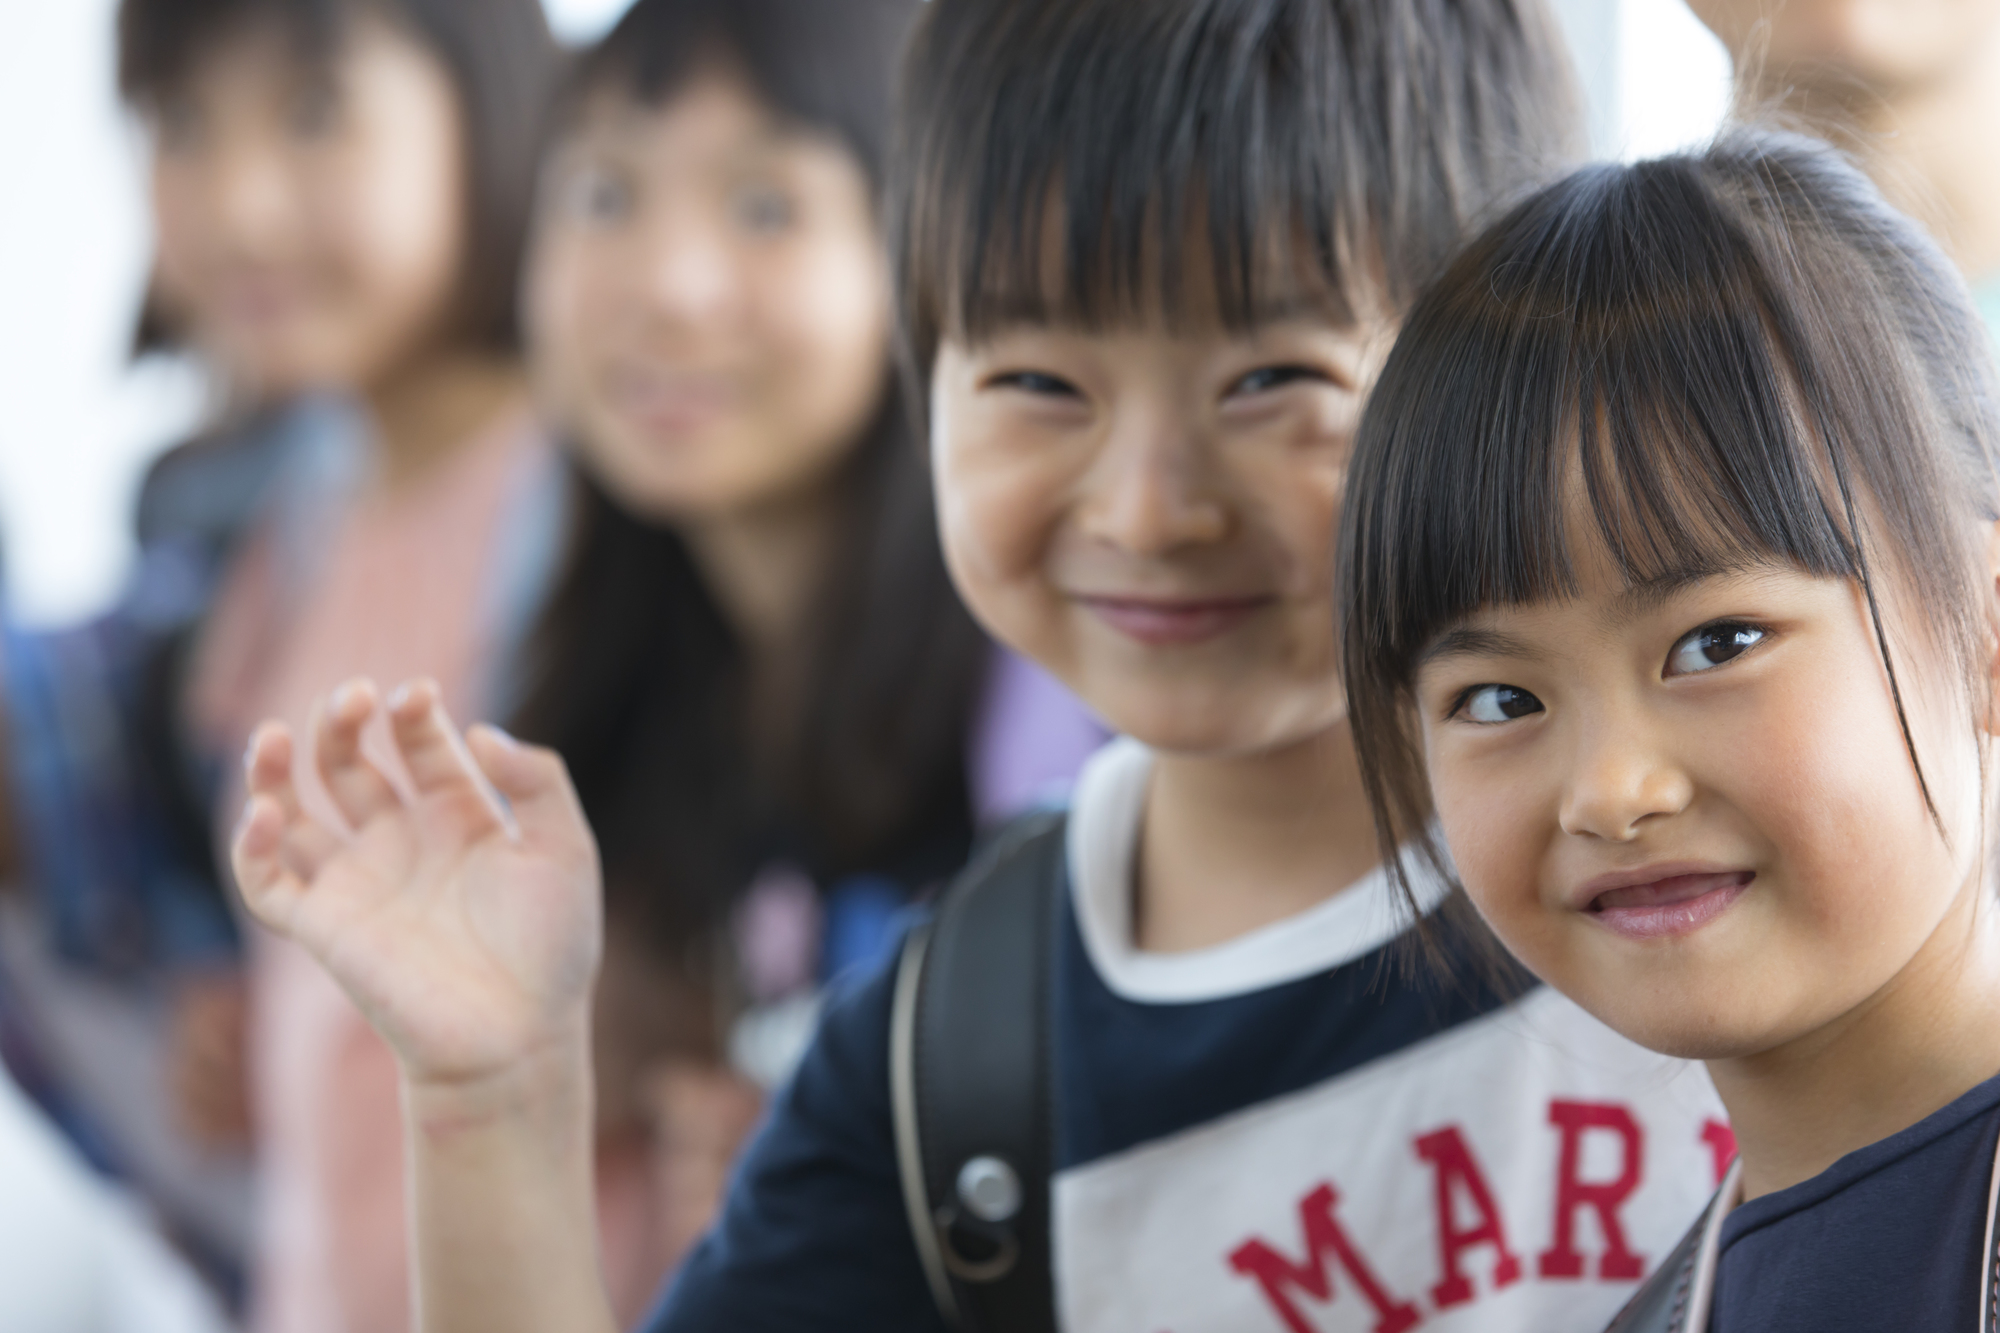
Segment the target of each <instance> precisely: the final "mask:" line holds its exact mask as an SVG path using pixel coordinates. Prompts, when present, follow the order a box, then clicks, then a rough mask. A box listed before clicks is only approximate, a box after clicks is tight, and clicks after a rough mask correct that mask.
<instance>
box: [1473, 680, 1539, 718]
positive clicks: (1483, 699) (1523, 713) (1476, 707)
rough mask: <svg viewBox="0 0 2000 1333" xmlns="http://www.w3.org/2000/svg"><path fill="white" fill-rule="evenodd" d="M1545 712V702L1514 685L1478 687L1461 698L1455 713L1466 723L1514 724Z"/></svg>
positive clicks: (1474, 687)
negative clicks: (1519, 719)
mask: <svg viewBox="0 0 2000 1333" xmlns="http://www.w3.org/2000/svg"><path fill="white" fill-rule="evenodd" d="M1541 711H1542V701H1541V700H1540V699H1537V698H1536V697H1535V696H1534V695H1532V694H1530V693H1528V692H1527V691H1526V690H1523V689H1518V688H1516V687H1515V686H1512V685H1475V686H1473V687H1472V688H1471V689H1469V690H1467V691H1466V692H1465V693H1464V694H1462V695H1460V696H1459V700H1458V707H1457V708H1455V709H1453V710H1452V712H1453V714H1454V715H1455V716H1458V717H1462V718H1464V719H1465V720H1466V721H1467V722H1480V723H1486V724H1489V725H1490V724H1492V723H1495V722H1512V721H1513V720H1514V719H1515V718H1517V717H1527V716H1528V715H1529V714H1531V713H1539V712H1541Z"/></svg>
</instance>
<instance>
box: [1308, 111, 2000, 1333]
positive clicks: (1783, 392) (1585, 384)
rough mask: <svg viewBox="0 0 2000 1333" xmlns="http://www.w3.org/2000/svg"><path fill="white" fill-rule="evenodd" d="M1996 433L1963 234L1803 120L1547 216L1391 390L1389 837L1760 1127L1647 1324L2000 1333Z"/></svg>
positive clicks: (1385, 578)
mask: <svg viewBox="0 0 2000 1333" xmlns="http://www.w3.org/2000/svg"><path fill="white" fill-rule="evenodd" d="M1996 446H2000V386H1996V383H1995V379H1994V372H1993V368H1992V366H1991V364H1990V361H1989V355H1988V348H1987V343H1986V341H1985V338H1984V335H1983V332H1982V330H1981V328H1980V325H1979V323H1978V320H1977V316H1976V314H1975V313H1974V309H1973V306H1972V304H1971V302H1970V300H1969V299H1968V296H1967V293H1966V290H1965V288H1964V285H1963V283H1962V281H1961V280H1960V279H1959V278H1958V276H1957V275H1956V274H1955V273H1954V271H1953V270H1952V269H1951V267H1950V266H1949V264H1948V263H1947V261H1946V259H1945V258H1944V256H1943V254H1942V253H1941V252H1940V251H1939V250H1938V249H1937V247H1936V246H1935V245H1934V244H1932V243H1931V242H1930V241H1928V240H1927V239H1925V238H1924V236H1923V235H1922V234H1921V233H1920V232H1919V230H1918V229H1917V228H1916V226H1915V225H1914V224H1913V223H1911V222H1910V221H1909V220H1907V219H1905V218H1903V217H1901V216H1900V215H1898V214H1896V213H1894V212H1893V211H1892V210H1891V209H1889V208H1888V207H1887V206H1886V205H1885V204H1884V203H1883V202H1882V200H1881V199H1880V198H1879V196H1878V195H1877V194H1876V193H1875V191H1874V189H1873V188H1872V187H1871V186H1869V185H1868V184H1867V182H1866V181H1865V180H1864V178H1862V177H1861V176H1860V175H1859V174H1858V173H1857V172H1855V171H1854V170H1853V169H1852V168H1850V167H1849V166H1848V165H1846V164H1845V163H1844V162H1842V161H1841V160H1840V159H1838V158H1837V157H1836V156H1835V155H1833V154H1832V153H1831V152H1830V151H1828V150H1826V149H1824V148H1821V147H1815V146H1812V145H1810V144H1809V143H1808V142H1806V141H1804V140H1794V139H1790V138H1783V137H1775V136H1772V137H1761V136H1746V137H1742V138H1734V139H1729V140H1725V141H1724V142H1722V143H1721V144H1719V145H1718V146H1717V147H1715V148H1713V149H1711V150H1710V151H1708V152H1705V153H1702V154H1699V155H1695V156H1689V157H1677V158H1667V159H1663V160H1660V161H1656V162H1648V163H1642V164H1640V165H1638V166H1633V167H1602V168H1594V169H1592V170H1590V171H1587V172H1585V173H1583V174H1581V175H1578V176H1576V177H1574V178H1572V179H1570V180H1569V181H1567V182H1565V183H1563V184H1561V185H1559V186H1556V187H1554V188H1553V189H1551V190H1549V191H1548V192H1546V193H1544V194H1542V195H1540V196H1538V197H1537V198H1535V199H1533V200H1531V201H1530V202H1528V203H1526V204H1524V205H1522V206H1521V208H1520V209H1519V210H1517V211H1516V212H1514V213H1513V214H1511V215H1510V216H1509V217H1507V218H1506V219H1505V220H1503V221H1502V222H1500V223H1499V224H1497V225H1496V226H1495V227H1494V228H1493V229H1492V230H1491V231H1489V232H1488V233H1487V234H1486V235H1485V236H1484V237H1482V238H1481V239H1480V240H1479V241H1477V242H1476V243H1475V244H1474V245H1473V246H1472V248H1471V250H1470V251H1469V252H1468V253H1467V254H1466V255H1465V256H1464V257H1463V258H1461V259H1460V260H1459V261H1458V262H1457V263H1456V264H1455V265H1454V267H1453V268H1452V269H1451V270H1450V271H1449V273H1448V274H1447V275H1446V276H1445V277H1444V278H1443V279H1442V281H1441V282H1440V283H1439V284H1438V285H1437V286H1436V287H1435V288H1434V289H1433V290H1432V291H1431V292H1430V293H1429V294H1428V295H1427V296H1426V297H1425V298H1424V299H1423V300H1422V301H1421V302H1420V303H1419V304H1418V306H1417V308H1416V309H1415V310H1414V311H1413V312H1412V314H1411V317H1410V320H1409V323H1408V325H1407V326H1406V329H1405V332H1404V334H1403V337H1402V340H1401V341H1400V342H1399V344H1398V346H1397V348H1396V351H1395V353H1394V354H1393V355H1392V356H1391V358H1390V361H1389V365H1388V366H1387V368H1386V369H1385V370H1384V373H1383V376H1382V379H1381V382H1380V384H1379V386H1378V388H1377V391H1376V396H1375V399H1374V401H1373V402H1372V403H1371V404H1370V407H1369V411H1368V414H1367V417H1366V420H1365V421H1364V422H1363V425H1362V428H1361V432H1360V438H1359V441H1358V444H1357V448H1356V455H1355V460H1354V466H1353V473H1352V477H1351V480H1350V490H1349V498H1348V510H1347V516H1346V530H1345V535H1344V537H1343V541H1342V570H1343V574H1342V578H1343V584H1344V587H1343V593H1342V601H1341V605H1342V615H1343V618H1344V633H1345V659H1346V664H1347V681H1348V688H1349V691H1350V694H1351V697H1352V698H1353V701H1354V708H1355V714H1354V716H1355V735H1356V745H1357V748H1358V750H1359V753H1360V756H1361V761H1362V766H1363V773H1364V774H1365V776H1366V779H1367V783H1368V788H1369V792H1370V796H1371V799H1372V801H1373V803H1374V807H1375V811H1376V817H1377V823H1378V828H1379V829H1380V832H1381V837H1382V840H1383V844H1384V846H1385V847H1389V846H1402V845H1413V846H1415V847H1416V848H1418V849H1419V850H1420V851H1421V853H1422V854H1423V855H1422V860H1423V861H1424V862H1427V863H1428V865H1429V866H1430V867H1431V868H1432V869H1434V870H1435V871H1436V872H1437V873H1439V874H1446V873H1455V874H1456V876H1457V877H1458V880H1459V882H1460V883H1462V885H1463V888H1464V891H1465V894H1466V895H1467V897H1468V898H1469V899H1470V901H1471V903H1472V904H1473V905H1474V906H1476V907H1477V908H1478V911H1479V914H1480V916H1481V917H1482V918H1483V919H1484V920H1485V922H1486V923H1487V925H1488V926H1490V927H1491V929H1492V931H1493V933H1494V934H1495V935H1496V936H1497V937H1498V938H1499V940H1500V942H1501V943H1503V944H1505V945H1506V947H1507V948H1508V949H1509V950H1511V951H1512V953H1513V954H1514V955H1515V956H1516V957H1518V958H1519V959H1520V960H1521V961H1522V962H1523V963H1525V964H1526V965H1527V966H1528V967H1529V968H1530V969H1531V970H1532V971H1533V972H1534V973H1535V974H1536V975H1537V976H1539V977H1540V978H1542V979H1543V980H1544V981H1546V982H1548V983H1549V984H1550V985H1552V986H1554V987H1556V988H1558V989H1560V990H1561V991H1563V992H1564V993H1566V994H1568V995H1570V996H1571V997H1573V998H1574V999H1576V1000H1577V1001H1578V1002H1579V1003H1580V1004H1581V1005H1582V1006H1583V1007H1585V1008H1586V1009H1588V1010H1590V1011H1591V1012H1592V1013H1594V1014H1596V1015H1597V1016H1598V1017H1600V1018H1602V1019H1603V1020H1604V1021H1605V1022H1606V1023H1608V1024H1609V1025H1610V1026H1612V1027H1613V1028H1615V1029H1617V1030H1618V1031H1620V1032H1622V1033H1624V1034H1625V1035H1627V1036H1629V1037H1631V1038H1632V1039H1633V1040H1635V1041H1637V1042H1640V1043H1642V1044H1644V1045H1646V1046H1649V1047H1652V1048H1653V1049H1655V1050H1659V1051H1663V1052H1668V1053H1671V1054H1675V1055H1680V1056H1686V1057H1690V1058H1696V1059H1700V1060H1703V1061H1705V1062H1706V1063H1707V1067H1708V1070H1709V1072H1710V1074H1711V1076H1712V1077H1713V1079H1714V1082H1715V1086H1716V1089H1717V1091H1718V1092H1719V1093H1720V1094H1721V1097H1722V1100H1723V1102H1724V1104H1725V1105H1726V1106H1727V1107H1728V1109H1729V1113H1730V1121H1731V1124H1732V1126H1733V1127H1734V1130H1735V1134H1736V1137H1737V1141H1738V1142H1739V1144H1740V1145H1741V1156H1740V1159H1739V1161H1738V1163H1737V1165H1736V1166H1735V1167H1734V1168H1733V1169H1732V1170H1731V1172H1730V1174H1729V1176H1728V1177H1727V1179H1726V1180H1725V1181H1724V1182H1723V1184H1722V1186H1721V1189H1720V1191H1719V1192H1718V1194H1717V1195H1716V1197H1715V1199H1714V1201H1713V1203H1712V1204H1711V1206H1710V1207H1709V1209H1708V1210H1707V1212H1706V1214H1705V1215H1704V1217H1703V1218H1702V1219H1701V1220H1700V1221H1699V1222H1698V1223H1697V1224H1696V1226H1695V1227H1694V1229H1693V1230H1692V1231H1691V1232H1690V1233H1689V1234H1688V1236H1687V1237H1686V1239H1685V1240H1684V1241H1683V1243H1682V1244H1681V1246H1680V1247H1679V1248H1678V1250H1677V1251H1676V1252H1675V1253H1674V1254H1673V1255H1671V1256H1669V1257H1667V1258H1666V1259H1665V1261H1664V1262H1663V1263H1662V1265H1661V1267H1660V1269H1659V1271H1658V1272H1657V1274H1656V1275H1655V1277H1654V1278H1653V1280H1652V1281H1650V1282H1649V1283H1648V1284H1647V1285H1646V1287H1645V1288H1643V1289H1642V1290H1641V1291H1640V1292H1639V1293H1638V1295H1637V1296H1636V1297H1635V1298H1634V1300H1633V1302H1632V1303H1631V1305H1630V1306H1629V1307H1628V1308H1627V1309H1626V1311H1625V1312H1624V1313H1623V1314H1622V1315H1621V1316H1620V1317H1619V1318H1618V1320H1617V1321H1615V1323H1614V1324H1613V1327H1614V1328H1616V1329H1619V1330H1639V1329H1646V1330H1655V1329H1658V1330H1665V1329H1675V1330H1683V1329H1684V1330H1709V1331H1711V1333H1727V1331H1729V1330H1750V1329H1755V1330H1759V1331H1760V1333H1762V1331H1764V1330H1778V1331H1780V1333H1782V1331H1784V1330H1801V1331H1802V1330H1807V1329H1825V1328H1899V1329H1922V1330H1965V1333H1974V1331H1975V1330H1984V1329H1989V1328H1991V1327H1992V1323H1991V1319H1992V1313H1991V1312H1992V1310H1993V1308H1994V1306H1993V1302H1994V1300H1995V1272H1996V1266H1995V1258H1996V1256H1995V1250H1994V1237H1995V1229H1994V1219H1995V1210H1996V1199H2000V1193H1997V1191H2000V1157H1996V1146H1995V1145H1996V1138H2000V1023H1996V1022H1995V1018H1994V1015H1995V1013H1996V1012H2000V1010H1997V1009H1996V1005H2000V933H1996V922H1995V910H1994V901H1993V894H1994V885H1993V881H1992V872H1991V831H1992V822H1993V819H1994V815H1995V810H1994V802H1995V793H1994V787H1993V782H1992V776H1991V775H1992V764H1993V758H1994V740H1993V738H1994V737H1995V735H1996V734H2000V711H1996V704H1995V693H1994V682H1995V678H1996V674H2000V666H1996V663H2000V596H1996V591H1997V590H2000V526H1996V519H2000V485H1997V484H1996V473H1995V466H1994V465H1995V459H1996V455H1995V449H1996ZM1447 849H1448V852H1449V860H1448V861H1447V856H1446V853H1447ZM1416 873H1417V871H1416V869H1415V868H1414V867H1411V866H1406V865H1402V864H1401V863H1399V864H1398V876H1399V878H1400V879H1402V880H1403V882H1404V883H1405V884H1408V883H1410V882H1411V879H1412V876H1413V875H1415V874H1416Z"/></svg>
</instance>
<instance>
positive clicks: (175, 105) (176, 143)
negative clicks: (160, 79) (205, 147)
mask: <svg viewBox="0 0 2000 1333" xmlns="http://www.w3.org/2000/svg"><path fill="white" fill-rule="evenodd" d="M153 124H154V132H155V134H156V135H157V141H158V144H159V148H160V151H161V152H163V153H187V152H192V151H194V150H195V149H196V148H198V147H200V146H201V142H202V136H203V134H204V132H205V131H206V130H207V128H208V123H207V120H206V118H205V117H204V116H203V115H202V113H201V109H200V108H199V107H197V106H196V105H195V104H194V102H193V101H192V100H191V99H189V98H186V97H171V98H167V99H165V100H163V101H162V102H161V103H160V106H159V110H158V111H157V112H156V114H155V117H154V121H153Z"/></svg>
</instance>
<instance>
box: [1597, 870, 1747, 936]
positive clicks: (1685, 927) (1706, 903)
mask: <svg viewBox="0 0 2000 1333" xmlns="http://www.w3.org/2000/svg"><path fill="white" fill-rule="evenodd" d="M1755 878H1757V872H1756V871H1754V870H1732V871H1724V872H1721V873H1715V874H1692V875H1668V876H1666V877H1664V878H1661V879H1656V880H1651V881H1649V882H1647V883H1644V884H1628V885H1624V886H1622V887H1620V888H1615V889H1606V890H1605V891H1604V892H1602V893H1600V894H1598V895H1597V896H1595V897H1594V898H1592V899H1591V900H1590V901H1589V903H1587V904H1586V905H1585V906H1584V909H1583V910H1584V912H1585V914H1586V915H1588V916H1589V917H1590V918H1591V919H1592V920H1594V921H1596V922H1598V923H1599V924H1600V925H1602V926H1604V927H1605V928H1606V929H1607V930H1610V931H1612V932H1614V933H1615V934H1619V935H1623V936H1625V937H1626V938H1627V939H1636V940H1651V939H1663V938H1668V937H1673V936H1680V935H1692V934H1693V933H1694V932H1695V931H1697V930H1700V929H1701V928H1702V927H1703V926H1705V925H1707V924H1708V923H1709V922H1711V921H1713V920H1715V918H1717V917H1718V916H1721V915H1722V914H1723V913H1724V912H1726V911H1728V910H1729V908H1730V906H1731V905H1732V904H1734V903H1735V901H1736V900H1737V899H1738V898H1740V897H1742V896H1743V891H1744V890H1745V889H1747V888H1749V887H1750V881H1751V880H1753V879H1755Z"/></svg>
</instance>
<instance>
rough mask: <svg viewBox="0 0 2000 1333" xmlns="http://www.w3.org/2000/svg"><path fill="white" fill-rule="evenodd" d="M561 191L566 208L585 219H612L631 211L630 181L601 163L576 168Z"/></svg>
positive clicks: (631, 193)
mask: <svg viewBox="0 0 2000 1333" xmlns="http://www.w3.org/2000/svg"><path fill="white" fill-rule="evenodd" d="M563 195H564V197H565V198H564V203H565V205H566V207H567V208H568V210H569V211H570V212H571V213H573V214H574V215H575V216H577V217H579V218H581V219H583V220H584V221H586V222H615V221H617V220H618V219H619V218H622V217H624V216H625V215H626V214H627V213H629V212H631V211H632V199H633V191H632V187H631V185H630V183H629V182H627V181H626V180H625V179H624V178H623V177H622V176H620V175H619V174H618V173H617V172H615V171H609V170H606V169H605V168H603V167H590V168H587V169H585V170H583V171H579V172H577V173H576V174H575V175H574V176H572V177H571V178H570V181H569V184H568V186H567V187H566V188H565V189H564V190H563Z"/></svg>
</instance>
